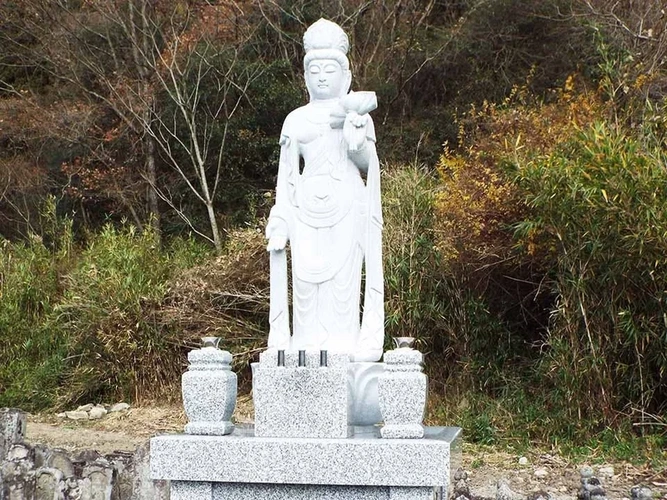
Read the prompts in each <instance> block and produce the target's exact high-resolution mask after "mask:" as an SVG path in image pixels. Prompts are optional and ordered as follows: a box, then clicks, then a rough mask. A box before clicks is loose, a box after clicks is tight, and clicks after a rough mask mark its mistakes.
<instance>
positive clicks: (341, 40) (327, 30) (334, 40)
mask: <svg viewBox="0 0 667 500" xmlns="http://www.w3.org/2000/svg"><path fill="white" fill-rule="evenodd" d="M303 47H304V49H305V50H306V54H307V53H308V52H310V51H312V50H337V51H339V52H342V53H343V54H344V55H347V52H348V50H350V42H349V40H348V38H347V35H346V34H345V32H344V31H343V29H342V28H341V27H340V26H338V25H337V24H336V23H334V22H331V21H328V20H326V19H320V20H319V21H317V22H315V23H313V24H312V25H311V26H310V27H309V28H308V29H307V30H306V32H305V33H304V35H303Z"/></svg>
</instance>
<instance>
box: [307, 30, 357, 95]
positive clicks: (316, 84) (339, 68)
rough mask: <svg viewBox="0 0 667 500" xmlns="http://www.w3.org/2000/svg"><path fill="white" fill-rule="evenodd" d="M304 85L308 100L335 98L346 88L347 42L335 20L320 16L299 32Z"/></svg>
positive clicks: (347, 85) (347, 71)
mask: <svg viewBox="0 0 667 500" xmlns="http://www.w3.org/2000/svg"><path fill="white" fill-rule="evenodd" d="M303 45H304V49H305V51H306V55H305V57H304V58H303V67H304V71H305V80H306V87H308V93H309V94H310V99H311V100H326V99H337V98H340V97H343V96H344V95H346V94H347V93H348V91H349V90H350V84H351V82H352V73H351V72H350V62H349V61H348V59H347V52H348V50H349V49H350V42H349V41H348V38H347V35H346V34H345V32H344V31H343V30H342V29H341V27H340V26H338V25H337V24H336V23H332V22H331V21H327V20H326V19H320V20H319V21H317V22H316V23H314V24H312V25H311V26H310V27H309V28H308V29H307V30H306V33H304V35H303Z"/></svg>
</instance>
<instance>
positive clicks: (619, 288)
mask: <svg viewBox="0 0 667 500" xmlns="http://www.w3.org/2000/svg"><path fill="white" fill-rule="evenodd" d="M653 139H654V137H649V138H648V140H646V141H642V138H641V137H640V138H637V137H633V136H632V135H630V134H628V133H627V132H625V131H623V130H622V129H621V128H619V127H615V126H612V125H608V124H604V123H596V124H594V125H592V126H590V127H588V128H586V129H584V130H583V131H582V132H581V133H580V134H578V135H577V136H576V137H575V138H574V139H572V140H570V141H569V142H567V143H566V144H565V145H563V146H562V147H560V148H557V149H556V150H555V151H553V152H551V153H550V154H548V155H543V156H538V157H536V158H534V159H532V160H531V161H528V162H526V163H523V164H519V165H518V166H517V167H516V168H517V170H516V182H517V185H518V186H519V187H520V188H521V189H522V190H523V191H524V193H525V199H526V203H527V205H528V206H529V208H530V210H531V211H530V213H529V214H528V215H527V217H526V218H525V219H524V220H522V221H521V222H520V223H519V224H517V226H516V229H517V235H518V236H519V238H520V241H521V242H522V243H524V244H525V243H526V242H529V244H532V250H531V253H534V254H539V255H540V259H541V260H542V265H543V266H544V268H545V269H546V279H547V281H546V283H548V284H549V285H550V287H551V290H552V292H553V294H554V295H555V296H556V301H555V303H554V305H553V309H552V311H551V320H550V324H549V329H548V332H547V334H546V338H545V342H546V346H545V347H547V350H546V356H544V359H543V374H544V376H545V378H546V380H550V381H551V384H552V385H551V387H552V401H553V402H554V404H555V406H561V407H564V409H565V410H567V413H568V414H569V417H570V418H571V419H576V421H579V419H581V418H582V417H583V418H586V419H588V424H589V425H591V426H592V427H593V428H594V426H595V424H596V422H597V423H599V424H607V425H608V424H610V423H612V422H613V421H614V420H615V418H616V417H617V415H618V413H619V412H623V413H626V414H630V415H631V416H632V417H633V418H634V419H637V420H641V421H642V423H643V424H646V423H649V424H650V423H653V424H655V423H658V422H656V421H655V420H653V417H651V415H660V414H662V412H664V411H665V409H667V407H666V405H665V401H667V379H666V378H665V376H664V374H665V373H666V372H667V357H665V352H667V337H665V328H666V327H667V325H666V324H665V318H666V317H667V305H666V303H665V300H666V299H667V292H666V291H665V283H666V282H667V257H666V256H667V170H666V169H665V165H666V164H667V155H666V154H665V151H664V149H663V148H662V146H661V144H660V143H659V142H658V141H654V140H653ZM584 425H585V424H584Z"/></svg>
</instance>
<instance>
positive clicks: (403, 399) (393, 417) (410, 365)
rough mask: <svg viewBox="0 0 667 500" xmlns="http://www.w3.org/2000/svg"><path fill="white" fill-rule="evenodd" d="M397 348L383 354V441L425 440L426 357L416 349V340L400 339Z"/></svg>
mask: <svg viewBox="0 0 667 500" xmlns="http://www.w3.org/2000/svg"><path fill="white" fill-rule="evenodd" d="M394 340H395V342H396V345H397V348H396V349H394V350H392V351H387V352H385V354H384V363H385V372H384V373H383V374H382V375H380V377H379V378H378V396H379V400H380V411H381V412H382V418H383V419H384V426H383V427H382V429H380V434H381V435H382V437H383V438H402V439H415V438H421V437H424V426H423V425H422V422H423V420H424V412H425V410H426V395H427V389H428V380H427V377H426V375H425V374H424V373H422V363H423V359H424V356H423V355H422V353H421V352H419V351H417V350H416V349H413V348H412V347H411V346H412V343H413V341H414V339H413V338H410V337H397V338H395V339H394Z"/></svg>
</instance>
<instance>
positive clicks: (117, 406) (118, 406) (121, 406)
mask: <svg viewBox="0 0 667 500" xmlns="http://www.w3.org/2000/svg"><path fill="white" fill-rule="evenodd" d="M129 409H130V405H129V404H127V403H116V404H115V405H113V406H112V407H111V408H109V413H115V412H117V411H125V410H129Z"/></svg>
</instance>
